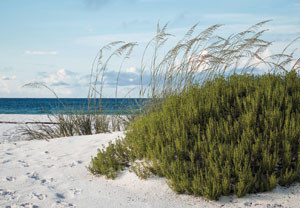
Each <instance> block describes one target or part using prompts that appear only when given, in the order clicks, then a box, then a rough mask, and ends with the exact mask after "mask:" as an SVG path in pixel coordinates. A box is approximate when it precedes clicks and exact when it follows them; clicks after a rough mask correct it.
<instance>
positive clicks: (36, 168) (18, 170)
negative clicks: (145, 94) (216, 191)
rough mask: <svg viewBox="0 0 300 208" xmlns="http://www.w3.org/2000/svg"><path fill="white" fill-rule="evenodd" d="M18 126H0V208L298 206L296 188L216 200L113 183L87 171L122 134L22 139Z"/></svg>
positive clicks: (125, 176) (154, 184)
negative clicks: (92, 162) (99, 150)
mask: <svg viewBox="0 0 300 208" xmlns="http://www.w3.org/2000/svg"><path fill="white" fill-rule="evenodd" d="M46 119H47V118H46V116H41V115H4V114H2V115H0V121H15V122H26V121H33V120H34V121H36V120H39V121H45V120H46ZM19 125H20V124H7V123H0V207H35V208H37V207H133V208H135V207H136V208H138V207H268V208H275V207H295V208H296V207H299V200H300V184H299V183H294V184H293V185H292V186H290V187H288V188H286V187H280V186H277V188H276V189H274V190H273V191H272V192H269V193H259V194H251V195H246V196H245V197H242V198H237V197H236V196H228V197H221V198H220V200H219V201H209V200H207V199H205V198H203V197H193V196H188V195H178V194H176V193H174V192H173V191H172V190H171V189H170V188H169V187H168V185H167V183H166V180H165V179H163V178H158V177H151V178H150V179H147V180H141V179H139V178H138V177H137V176H136V175H135V174H134V173H131V172H129V171H128V170H125V171H124V172H122V174H121V175H120V176H119V177H117V178H116V179H115V180H108V179H106V178H105V177H103V176H100V177H95V176H93V175H92V174H91V173H90V172H89V171H88V170H87V168H86V167H87V166H88V165H89V162H90V159H91V156H94V155H96V153H97V148H101V147H102V145H106V144H107V143H108V142H109V141H112V140H114V139H115V138H117V137H122V136H124V132H114V133H107V134H98V135H91V136H74V137H66V138H58V139H53V140H51V141H49V142H47V141H44V140H34V141H23V139H24V138H22V137H20V135H18V133H17V131H16V130H17V128H18V126H19Z"/></svg>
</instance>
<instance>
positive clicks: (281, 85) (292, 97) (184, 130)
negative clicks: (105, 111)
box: [90, 71, 300, 199]
mask: <svg viewBox="0 0 300 208" xmlns="http://www.w3.org/2000/svg"><path fill="white" fill-rule="evenodd" d="M299 89H300V77H299V75H297V73H296V72H295V71H291V72H288V73H285V74H265V75H260V76H258V75H257V76H254V75H249V74H244V75H237V74H233V75H231V76H229V77H224V76H220V77H217V78H215V79H213V80H211V81H208V82H206V84H204V85H203V86H199V85H194V86H193V87H190V88H189V89H187V90H186V91H184V92H183V93H181V94H178V95H174V96H170V97H169V98H167V99H166V100H165V101H164V102H163V103H162V105H161V108H160V109H157V110H156V111H153V112H151V113H150V114H148V115H145V116H141V117H139V118H138V119H137V120H136V121H135V122H132V123H131V125H130V127H129V129H128V131H127V133H126V138H125V139H124V141H123V151H122V152H126V154H124V155H126V156H125V157H120V158H116V156H115V155H113V156H111V155H109V157H106V156H107V155H104V152H108V150H111V149H115V151H116V152H118V151H117V148H116V147H117V146H118V144H120V142H118V143H117V144H116V145H114V146H112V145H109V147H108V148H107V149H106V150H102V151H101V152H99V153H98V155H97V156H96V157H94V158H93V160H92V163H91V165H90V170H91V171H92V172H93V173H100V174H106V173H105V172H103V171H102V172H101V171H98V170H99V169H105V170H110V168H112V167H111V165H110V164H111V163H109V162H103V161H105V160H108V159H109V158H116V161H121V162H122V161H124V158H125V159H126V160H125V161H128V162H127V163H123V168H124V167H125V166H127V165H128V164H130V163H134V161H136V160H139V161H140V160H142V161H144V163H145V164H147V166H146V168H147V169H148V170H149V171H151V173H152V174H155V175H159V176H163V177H166V178H167V179H168V183H169V185H170V187H171V188H172V189H173V190H174V191H176V192H177V193H187V194H193V195H195V196H204V197H207V198H209V199H218V198H219V197H220V196H221V195H229V194H233V193H234V194H236V195H237V196H239V197H240V196H243V195H245V194H247V193H256V192H262V191H269V190H271V189H273V188H274V187H276V185H277V184H280V185H288V184H291V183H292V182H293V181H295V180H297V179H298V177H299V167H300V158H299V157H300V145H299V141H300V91H299ZM118 149H119V150H120V148H118ZM109 152H112V151H109ZM107 154H108V153H107ZM116 155H120V153H118V154H116ZM128 158H129V159H128ZM99 161H102V163H101V162H100V163H98V162H99ZM129 161H130V163H129ZM121 162H118V164H119V165H121V166H122V163H121ZM121 169H122V168H118V169H115V170H117V171H119V170H121ZM117 171H115V173H117ZM106 175H107V176H108V177H110V176H111V175H113V176H114V177H115V176H116V175H115V174H112V173H110V174H106Z"/></svg>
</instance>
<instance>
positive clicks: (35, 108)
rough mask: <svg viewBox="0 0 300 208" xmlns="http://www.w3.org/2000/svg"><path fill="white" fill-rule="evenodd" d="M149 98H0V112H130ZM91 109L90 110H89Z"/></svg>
mask: <svg viewBox="0 0 300 208" xmlns="http://www.w3.org/2000/svg"><path fill="white" fill-rule="evenodd" d="M147 101H149V99H143V98H102V99H101V100H100V99H90V104H89V107H88V103H89V100H88V99H87V98H60V99H56V98H0V114H49V113H71V112H77V113H88V112H91V113H92V112H95V110H96V111H99V109H101V112H103V113H105V114H130V113H131V112H132V109H138V108H139V107H140V106H141V105H142V104H143V103H145V102H147ZM88 109H89V110H88Z"/></svg>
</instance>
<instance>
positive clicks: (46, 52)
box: [24, 50, 57, 55]
mask: <svg viewBox="0 0 300 208" xmlns="http://www.w3.org/2000/svg"><path fill="white" fill-rule="evenodd" d="M24 53H25V54H26V55H57V51H29V50H27V51H25V52H24Z"/></svg>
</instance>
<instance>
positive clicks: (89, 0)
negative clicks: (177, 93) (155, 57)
mask: <svg viewBox="0 0 300 208" xmlns="http://www.w3.org/2000/svg"><path fill="white" fill-rule="evenodd" d="M269 19H272V21H271V22H269V23H267V24H266V25H265V27H264V28H266V29H269V31H267V32H266V33H265V35H264V38H265V39H266V40H268V41H274V43H273V45H272V47H271V49H270V51H269V53H276V52H278V51H279V50H281V49H282V48H283V47H284V46H285V45H287V44H288V43H289V42H290V41H292V40H293V39H295V38H297V37H299V36H300V1H299V0H244V1H237V0H210V1H207V0H0V98H16V97H24V98H40V97H53V94H52V93H51V92H50V91H49V90H47V89H36V88H32V87H24V85H25V84H27V83H32V82H39V83H42V84H45V85H47V86H48V87H50V88H51V89H53V90H54V91H55V92H56V94H57V95H58V96H59V97H71V98H80V97H81V98H82V97H83V98H84V97H86V96H87V93H88V86H89V74H90V72H91V67H92V64H93V60H94V58H95V56H96V55H97V53H98V51H99V49H100V48H101V47H103V46H104V45H105V44H108V43H109V42H112V41H120V40H121V41H129V42H137V43H138V44H139V46H138V47H137V49H136V50H135V52H134V53H133V57H132V58H131V59H130V60H128V61H127V63H126V65H124V67H123V68H122V73H121V76H120V80H119V87H118V95H117V96H118V97H125V96H127V92H128V91H129V90H130V89H132V88H135V87H137V86H138V81H137V80H139V69H140V58H139V57H138V55H139V54H141V52H142V48H143V47H144V46H145V45H146V43H147V42H148V41H149V40H150V39H151V38H152V37H153V36H154V35H155V32H156V25H157V23H160V24H161V25H164V24H166V23H168V30H167V31H168V32H170V33H172V34H174V35H175V37H180V36H182V34H183V33H184V31H187V30H188V29H189V28H190V27H191V26H193V25H194V24H195V23H199V28H200V29H205V28H207V27H209V26H212V25H214V24H224V26H222V27H221V29H220V30H219V31H218V34H220V35H222V36H225V37H226V36H228V35H230V34H232V33H237V32H241V31H242V30H243V29H246V28H248V27H249V26H251V25H253V24H255V23H258V22H260V21H264V20H269ZM294 47H295V48H299V49H298V50H300V41H298V42H296V43H295V44H294ZM299 54H300V53H299V51H297V52H296V55H298V57H299ZM114 62H117V60H114ZM108 68H109V67H108ZM116 71H118V69H117V66H116V65H113V64H112V65H111V66H110V68H109V69H108V73H107V75H106V77H105V85H104V96H105V97H115V80H116V76H115V75H116V74H117V73H116ZM130 96H131V97H136V95H135V94H133V95H130Z"/></svg>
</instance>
